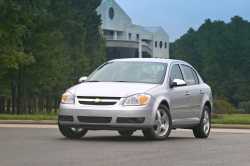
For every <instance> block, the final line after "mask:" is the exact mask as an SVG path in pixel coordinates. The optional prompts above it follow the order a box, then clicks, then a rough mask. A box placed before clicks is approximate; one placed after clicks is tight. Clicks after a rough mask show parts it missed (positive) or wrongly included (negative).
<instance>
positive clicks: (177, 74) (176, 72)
mask: <svg viewBox="0 0 250 166" xmlns="http://www.w3.org/2000/svg"><path fill="white" fill-rule="evenodd" d="M170 79H171V80H174V79H181V80H183V76H182V73H181V69H180V66H179V65H173V67H172V69H171V73H170Z"/></svg>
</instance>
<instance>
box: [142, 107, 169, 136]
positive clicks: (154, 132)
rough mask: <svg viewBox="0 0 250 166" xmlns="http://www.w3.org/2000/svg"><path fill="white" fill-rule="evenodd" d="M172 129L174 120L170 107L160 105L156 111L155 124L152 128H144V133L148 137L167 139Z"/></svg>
mask: <svg viewBox="0 0 250 166" xmlns="http://www.w3.org/2000/svg"><path fill="white" fill-rule="evenodd" d="M171 129H172V120H171V116H170V113H169V109H168V107H166V106H165V105H160V106H159V108H158V109H157V111H156V116H155V125H154V126H153V127H152V128H149V129H144V130H143V134H144V136H145V138H147V139H154V140H164V139H167V138H168V136H169V134H170V132H171Z"/></svg>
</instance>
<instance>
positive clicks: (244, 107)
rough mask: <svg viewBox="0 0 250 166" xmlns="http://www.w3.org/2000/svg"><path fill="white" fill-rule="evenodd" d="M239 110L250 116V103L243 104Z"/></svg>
mask: <svg viewBox="0 0 250 166" xmlns="http://www.w3.org/2000/svg"><path fill="white" fill-rule="evenodd" d="M239 108H240V109H241V110H242V112H243V113H248V114H250V101H246V102H241V103H240V105H239Z"/></svg>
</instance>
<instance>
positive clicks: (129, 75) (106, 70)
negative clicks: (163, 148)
mask: <svg viewBox="0 0 250 166" xmlns="http://www.w3.org/2000/svg"><path fill="white" fill-rule="evenodd" d="M79 82H80V83H79V84H78V85H76V86H73V87H71V88H70V89H68V90H67V91H66V92H65V93H64V94H63V95H62V99H61V104H60V113H59V118H58V121H59V122H58V125H59V129H60V131H61V133H62V134H63V135H64V136H65V137H67V138H73V139H77V138H81V137H83V136H84V135H85V134H86V133H87V131H88V130H117V131H118V132H119V133H120V135H121V136H124V137H129V136H131V135H132V134H133V133H134V132H135V131H136V130H142V132H143V134H144V136H145V137H146V138H148V139H157V140H162V139H166V138H168V136H169V134H170V132H171V130H172V129H176V128H185V129H192V130H193V133H194V136H195V137H196V138H207V137H208V136H209V134H210V127H211V112H212V106H213V104H212V93H211V89H210V87H209V86H208V85H207V84H206V83H204V81H203V80H202V78H201V77H200V75H199V74H198V72H197V71H196V70H195V69H194V68H193V67H192V66H191V65H190V64H188V63H186V62H184V61H179V60H170V59H153V58H150V59H118V60H112V61H109V62H107V63H105V64H103V65H102V66H100V67H99V68H97V69H96V70H95V71H94V72H93V73H92V74H91V75H90V76H89V77H82V78H80V79H79Z"/></svg>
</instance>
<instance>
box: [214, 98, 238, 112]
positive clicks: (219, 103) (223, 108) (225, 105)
mask: <svg viewBox="0 0 250 166" xmlns="http://www.w3.org/2000/svg"><path fill="white" fill-rule="evenodd" d="M236 112H237V109H236V108H235V107H234V106H233V105H232V104H231V103H229V102H228V101H226V100H223V99H220V100H215V101H214V113H216V114H233V113H236Z"/></svg>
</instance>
